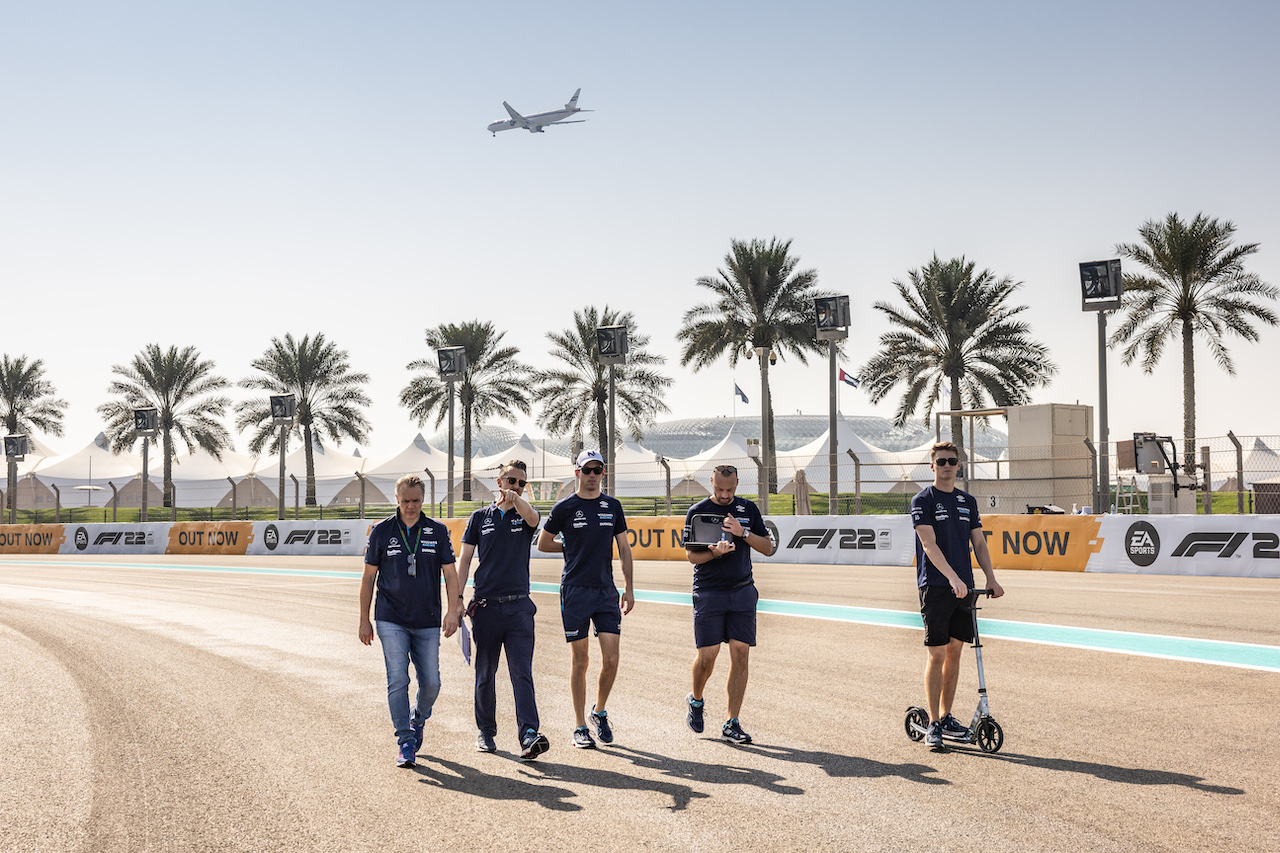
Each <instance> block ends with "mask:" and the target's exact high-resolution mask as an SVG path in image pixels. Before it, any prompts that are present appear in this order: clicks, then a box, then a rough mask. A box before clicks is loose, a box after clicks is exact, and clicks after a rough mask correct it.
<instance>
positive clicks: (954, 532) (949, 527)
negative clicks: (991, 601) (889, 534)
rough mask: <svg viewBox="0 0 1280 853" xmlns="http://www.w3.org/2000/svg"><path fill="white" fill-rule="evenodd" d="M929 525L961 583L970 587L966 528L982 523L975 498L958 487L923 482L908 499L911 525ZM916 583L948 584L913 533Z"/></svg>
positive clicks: (922, 584) (971, 566)
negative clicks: (922, 486)
mask: <svg viewBox="0 0 1280 853" xmlns="http://www.w3.org/2000/svg"><path fill="white" fill-rule="evenodd" d="M926 524H927V525H929V526H930V527H932V528H933V535H934V537H935V538H936V539H937V541H938V548H939V550H941V551H942V556H944V557H946V558H947V565H949V566H951V570H952V571H954V572H955V573H956V574H957V575H959V576H960V580H962V581H964V585H965V586H967V587H969V588H970V589H972V588H973V563H972V561H971V560H970V559H969V545H970V542H969V531H971V530H977V529H978V528H980V527H982V519H981V518H980V517H979V516H978V502H977V501H975V500H974V499H973V495H971V494H969V493H968V492H965V491H961V490H960V489H952V490H951V491H949V492H944V491H943V490H942V489H939V488H937V487H936V486H925V487H924V488H923V489H921V490H920V493H919V494H918V495H916V496H915V497H914V498H912V499H911V526H912V527H920V526H922V525H926ZM916 586H922V587H923V586H951V582H950V581H948V580H947V579H946V577H945V576H943V574H942V572H940V571H938V569H937V567H936V566H934V565H933V563H932V562H931V561H930V560H929V558H928V557H926V556H925V553H924V546H923V545H921V544H920V537H918V536H917V537H916Z"/></svg>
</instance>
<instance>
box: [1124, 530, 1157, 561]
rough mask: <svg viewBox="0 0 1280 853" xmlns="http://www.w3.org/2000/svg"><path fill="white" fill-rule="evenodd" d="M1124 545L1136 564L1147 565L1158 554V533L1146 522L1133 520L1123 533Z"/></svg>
mask: <svg viewBox="0 0 1280 853" xmlns="http://www.w3.org/2000/svg"><path fill="white" fill-rule="evenodd" d="M1124 547H1125V552H1126V553H1128V555H1129V559H1130V560H1132V561H1133V562H1134V563H1135V564H1136V565H1139V566H1149V565H1151V564H1152V563H1154V562H1155V561H1156V557H1158V556H1160V534H1159V533H1157V532H1156V529H1155V528H1154V527H1152V526H1151V525H1150V524H1148V523H1147V522H1145V521H1135V522H1134V523H1133V524H1131V525H1129V531H1128V532H1127V533H1125V535H1124Z"/></svg>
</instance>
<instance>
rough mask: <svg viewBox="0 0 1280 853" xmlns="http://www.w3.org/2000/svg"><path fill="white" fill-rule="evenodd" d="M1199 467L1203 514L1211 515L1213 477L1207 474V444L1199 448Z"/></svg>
mask: <svg viewBox="0 0 1280 853" xmlns="http://www.w3.org/2000/svg"><path fill="white" fill-rule="evenodd" d="M1200 467H1201V468H1203V469H1204V514H1205V515H1213V478H1212V477H1210V476H1209V446H1208V445H1207V444H1206V445H1204V446H1203V447H1201V448H1200Z"/></svg>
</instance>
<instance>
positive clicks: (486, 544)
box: [456, 459, 550, 761]
mask: <svg viewBox="0 0 1280 853" xmlns="http://www.w3.org/2000/svg"><path fill="white" fill-rule="evenodd" d="M525 477H526V474H525V464H524V463H523V462H521V461H520V460H519V459H513V460H511V461H510V462H508V463H507V464H506V465H504V466H502V470H501V472H500V473H499V474H498V497H497V498H496V499H495V500H494V502H493V503H492V504H490V505H489V506H487V507H483V508H481V509H478V510H476V511H475V512H473V513H471V518H469V519H468V520H467V527H466V530H464V531H463V533H462V553H461V555H460V556H459V558H458V589H459V590H463V589H465V588H466V586H467V576H468V574H469V572H470V570H471V558H472V557H473V556H476V555H478V556H479V558H480V564H479V565H478V566H476V581H475V589H474V591H473V592H472V596H471V606H470V607H468V608H466V612H468V613H470V616H471V635H472V637H474V638H475V643H476V658H475V666H476V728H477V729H479V730H480V733H479V734H478V735H477V736H476V750H477V751H478V752H494V751H495V750H497V748H498V747H497V744H496V743H495V742H494V738H495V737H496V736H497V734H498V721H497V705H498V700H497V689H496V688H497V675H498V658H499V656H500V655H501V653H502V650H503V649H506V652H507V672H508V674H510V676H511V692H512V694H513V696H514V698H515V705H516V739H517V740H518V742H519V743H520V758H521V759H523V760H525V761H532V760H533V759H535V758H537V757H538V756H539V755H541V754H542V753H544V752H546V751H547V749H548V747H549V746H550V744H548V742H547V738H546V736H545V735H543V734H542V733H541V732H539V731H538V706H537V702H536V701H535V699H534V694H533V616H534V614H535V613H537V612H538V608H537V607H535V606H534V604H533V600H532V599H531V598H530V597H529V546H530V545H531V544H532V543H533V534H534V533H536V532H537V530H538V522H539V521H540V520H541V518H540V516H539V515H538V511H537V510H536V509H534V508H533V507H532V506H531V505H530V504H529V502H528V501H526V500H525V499H524V487H525V482H526V480H525ZM456 607H457V610H458V618H459V619H461V618H462V615H463V612H464V609H463V606H462V596H461V595H459V596H458V601H457V604H456Z"/></svg>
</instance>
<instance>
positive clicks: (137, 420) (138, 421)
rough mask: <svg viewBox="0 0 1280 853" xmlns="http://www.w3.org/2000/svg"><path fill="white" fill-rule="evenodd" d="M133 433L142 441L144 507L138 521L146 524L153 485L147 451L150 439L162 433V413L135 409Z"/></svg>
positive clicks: (154, 410) (153, 410)
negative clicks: (150, 490) (148, 489)
mask: <svg viewBox="0 0 1280 853" xmlns="http://www.w3.org/2000/svg"><path fill="white" fill-rule="evenodd" d="M133 431H134V434H136V435H137V436H138V437H139V438H141V439H142V507H141V511H140V512H139V513H138V519H139V520H140V521H144V522H145V521H146V520H147V487H148V486H149V485H150V483H151V480H150V475H149V474H148V472H147V464H148V458H147V450H148V448H149V446H150V444H151V442H150V441H148V439H151V438H155V436H156V433H158V432H159V431H160V412H159V411H158V410H156V409H134V410H133Z"/></svg>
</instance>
